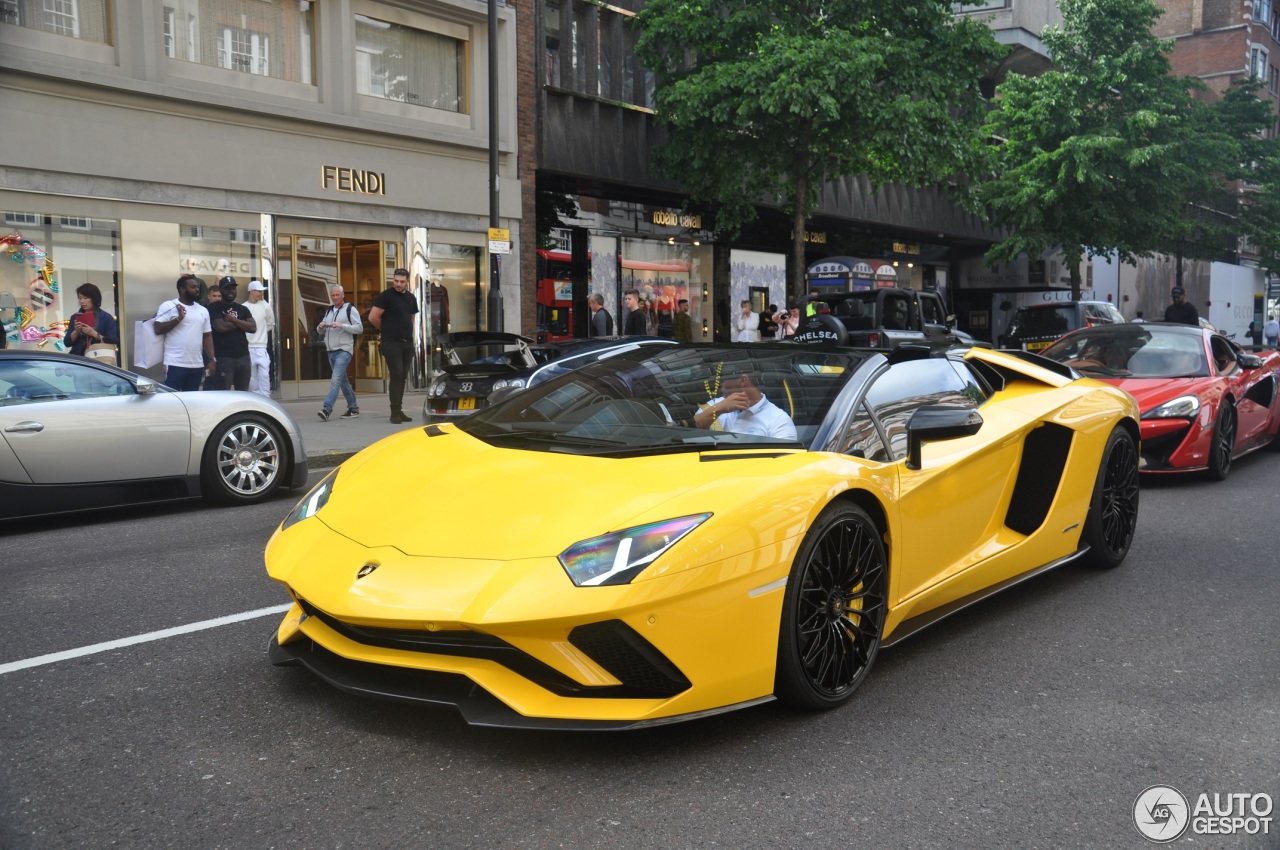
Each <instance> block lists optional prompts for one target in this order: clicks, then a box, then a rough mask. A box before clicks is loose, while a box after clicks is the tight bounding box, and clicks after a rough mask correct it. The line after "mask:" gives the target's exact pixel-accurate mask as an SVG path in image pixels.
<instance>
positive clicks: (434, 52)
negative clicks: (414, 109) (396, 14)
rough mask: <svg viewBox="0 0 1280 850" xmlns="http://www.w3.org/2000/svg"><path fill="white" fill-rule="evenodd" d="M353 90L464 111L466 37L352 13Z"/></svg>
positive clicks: (421, 104) (389, 98)
mask: <svg viewBox="0 0 1280 850" xmlns="http://www.w3.org/2000/svg"><path fill="white" fill-rule="evenodd" d="M355 19H356V57H355V58H356V92H357V93H358V94H363V95H368V96H370V97H379V98H383V99H386V100H395V101H399V102H401V103H411V104H413V105H415V106H426V107H430V108H431V109H443V110H446V111H448V112H466V111H467V98H466V91H467V66H466V55H467V43H466V42H465V41H463V40H461V39H457V38H451V37H449V36H446V35H440V34H439V33H434V32H429V31H427V30H420V29H414V28H412V27H406V26H401V25H399V24H393V23H390V22H387V21H380V20H377V19H376V18H370V17H367V16H365V15H356V16H355Z"/></svg>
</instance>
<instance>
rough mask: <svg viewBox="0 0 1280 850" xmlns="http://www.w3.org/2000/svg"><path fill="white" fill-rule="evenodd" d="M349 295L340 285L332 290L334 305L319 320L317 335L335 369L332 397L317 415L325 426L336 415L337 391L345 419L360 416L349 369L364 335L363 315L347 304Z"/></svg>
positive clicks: (330, 389) (327, 398)
mask: <svg viewBox="0 0 1280 850" xmlns="http://www.w3.org/2000/svg"><path fill="white" fill-rule="evenodd" d="M346 298H347V294H346V293H345V292H344V291H343V289H342V286H341V285H340V284H336V283H335V284H333V285H331V286H330V287H329V301H330V303H331V304H332V305H333V306H331V307H330V308H329V310H328V311H327V312H326V313H325V314H324V316H322V317H321V318H320V324H318V325H316V334H317V335H319V336H320V337H321V338H322V339H323V340H324V347H325V350H326V351H328V352H329V366H330V367H332V369H333V377H332V378H331V379H330V380H329V394H328V395H327V396H325V399H324V407H323V408H321V409H320V411H319V412H318V413H317V414H316V415H317V416H319V417H320V418H321V419H323V420H325V421H326V422H328V421H329V414H331V413H333V403H334V402H335V401H337V400H338V391H339V390H341V391H342V397H343V398H344V399H346V401H347V412H346V413H344V414H342V418H343V419H355V418H356V417H357V416H359V415H360V403H359V402H358V401H356V391H355V389H354V388H353V387H352V386H351V381H350V380H348V379H347V367H348V366H349V365H351V358H353V357H355V352H356V336H357V335H358V334H361V333H363V332H364V323H363V322H361V321H360V314H359V313H358V312H356V310H355V308H354V307H352V306H351V305H350V304H346V303H344V302H345V301H346Z"/></svg>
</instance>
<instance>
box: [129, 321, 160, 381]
mask: <svg viewBox="0 0 1280 850" xmlns="http://www.w3.org/2000/svg"><path fill="white" fill-rule="evenodd" d="M155 323H156V320H155V319H154V318H151V319H144V320H143V321H140V322H134V323H133V365H134V366H135V367H136V368H138V369H150V368H151V367H152V366H159V365H160V364H161V363H163V362H164V340H163V339H161V337H160V334H158V333H156V329H155Z"/></svg>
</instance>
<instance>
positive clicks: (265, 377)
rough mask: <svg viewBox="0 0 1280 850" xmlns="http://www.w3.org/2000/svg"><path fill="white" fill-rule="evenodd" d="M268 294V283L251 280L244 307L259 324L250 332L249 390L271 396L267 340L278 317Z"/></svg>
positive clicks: (254, 321)
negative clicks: (268, 300)
mask: <svg viewBox="0 0 1280 850" xmlns="http://www.w3.org/2000/svg"><path fill="white" fill-rule="evenodd" d="M266 295H267V286H266V284H264V283H263V282H262V281H260V280H256V279H255V280H251V281H249V300H248V301H246V302H245V305H244V307H245V309H246V310H248V311H249V313H250V314H252V316H253V323H254V325H256V326H257V327H256V329H255V330H254V332H253V333H251V334H249V392H251V393H257V394H258V395H260V396H263V397H264V398H271V355H270V354H268V353H267V342H268V341H269V339H270V334H271V331H272V330H274V329H275V326H276V317H275V314H274V313H272V312H271V305H270V304H268V303H267V302H266V300H265V299H266Z"/></svg>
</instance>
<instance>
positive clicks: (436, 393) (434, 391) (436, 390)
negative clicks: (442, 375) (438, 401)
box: [430, 381, 445, 398]
mask: <svg viewBox="0 0 1280 850" xmlns="http://www.w3.org/2000/svg"><path fill="white" fill-rule="evenodd" d="M444 390H445V382H444V381H436V382H435V383H433V384H432V385H431V392H430V395H431V396H433V397H435V398H439V397H440V396H442V395H444Z"/></svg>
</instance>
